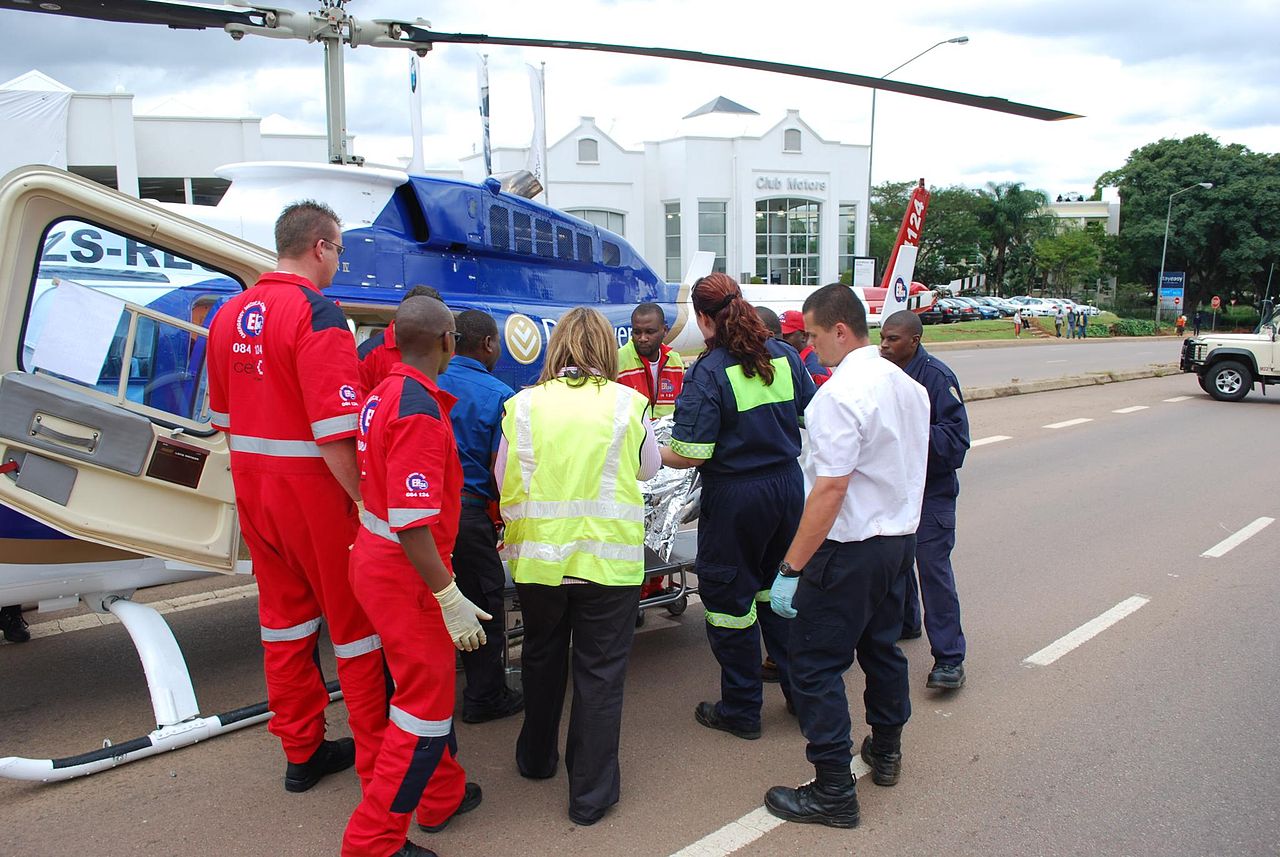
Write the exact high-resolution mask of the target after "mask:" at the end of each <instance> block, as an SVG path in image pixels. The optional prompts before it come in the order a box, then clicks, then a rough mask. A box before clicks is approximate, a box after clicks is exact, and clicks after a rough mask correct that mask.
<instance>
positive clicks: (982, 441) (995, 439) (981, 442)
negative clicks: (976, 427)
mask: <svg viewBox="0 0 1280 857" xmlns="http://www.w3.org/2000/svg"><path fill="white" fill-rule="evenodd" d="M1002 440H1013V438H1012V437H1011V436H1010V435H1007V434H993V435H991V437H980V438H978V439H977V440H975V441H972V442H971V443H970V444H969V448H970V449H973V448H974V447H975V446H986V445H987V444H989V443H999V442H1000V441H1002Z"/></svg>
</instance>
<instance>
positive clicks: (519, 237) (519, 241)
mask: <svg viewBox="0 0 1280 857" xmlns="http://www.w3.org/2000/svg"><path fill="white" fill-rule="evenodd" d="M512 218H513V219H514V220H515V233H516V252H517V253H524V254H525V255H526V256H532V255H533V218H532V217H530V216H529V215H528V214H526V213H525V212H523V211H513V212H512Z"/></svg>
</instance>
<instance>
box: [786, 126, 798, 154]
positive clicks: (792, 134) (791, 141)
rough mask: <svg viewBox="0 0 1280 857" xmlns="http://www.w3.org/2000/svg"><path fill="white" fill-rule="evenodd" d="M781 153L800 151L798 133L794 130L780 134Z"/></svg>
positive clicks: (789, 129)
mask: <svg viewBox="0 0 1280 857" xmlns="http://www.w3.org/2000/svg"><path fill="white" fill-rule="evenodd" d="M782 151H784V152H798V151H800V132H799V130H797V129H795V128H788V129H787V130H785V131H783V132H782Z"/></svg>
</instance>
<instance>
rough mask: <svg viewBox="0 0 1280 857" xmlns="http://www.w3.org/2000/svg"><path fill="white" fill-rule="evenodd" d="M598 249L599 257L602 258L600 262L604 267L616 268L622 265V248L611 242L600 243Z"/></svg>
mask: <svg viewBox="0 0 1280 857" xmlns="http://www.w3.org/2000/svg"><path fill="white" fill-rule="evenodd" d="M600 248H601V256H602V257H603V258H602V259H601V261H603V262H604V263H605V264H606V265H610V266H612V267H614V268H616V267H618V266H619V265H621V264H622V248H620V247H619V246H618V245H617V244H614V243H613V242H612V241H601V242H600Z"/></svg>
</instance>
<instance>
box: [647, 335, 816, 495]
mask: <svg viewBox="0 0 1280 857" xmlns="http://www.w3.org/2000/svg"><path fill="white" fill-rule="evenodd" d="M765 348H766V349H767V350H768V352H769V357H770V359H771V361H772V363H773V367H774V377H773V383H772V384H770V385H767V386H766V385H765V384H764V382H763V381H762V380H761V379H760V377H759V376H756V377H753V378H747V377H746V376H745V375H744V374H743V372H742V367H741V365H740V364H739V362H738V360H737V358H735V357H733V356H732V355H730V354H729V352H728V351H727V350H725V349H724V348H716V349H715V350H713V351H711V352H709V353H707V354H705V355H703V356H702V357H701V358H699V360H698V362H697V363H695V364H693V368H692V369H690V370H689V371H688V372H687V373H686V374H685V378H684V389H683V390H682V391H681V393H680V398H678V399H676V412H675V425H674V426H672V429H671V449H672V450H673V451H674V452H676V453H679V454H680V455H683V456H685V457H686V458H694V459H699V458H700V459H705V460H706V463H705V464H703V465H701V471H702V475H703V478H704V479H715V478H717V477H720V478H723V477H726V476H735V475H741V474H746V473H751V472H752V471H755V470H761V469H766V468H770V467H776V466H779V465H782V464H786V463H788V462H791V463H794V462H795V460H796V457H797V456H799V455H800V417H801V415H802V414H803V413H804V409H805V408H806V407H807V406H808V404H809V400H810V399H812V398H813V394H814V392H815V387H814V384H813V379H812V378H811V377H810V376H809V372H808V371H807V370H806V369H805V368H804V364H803V363H801V362H800V355H799V354H798V353H796V350H795V349H794V348H792V347H791V346H790V345H787V344H786V343H785V342H778V341H776V340H773V339H770V340H766V342H765Z"/></svg>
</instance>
